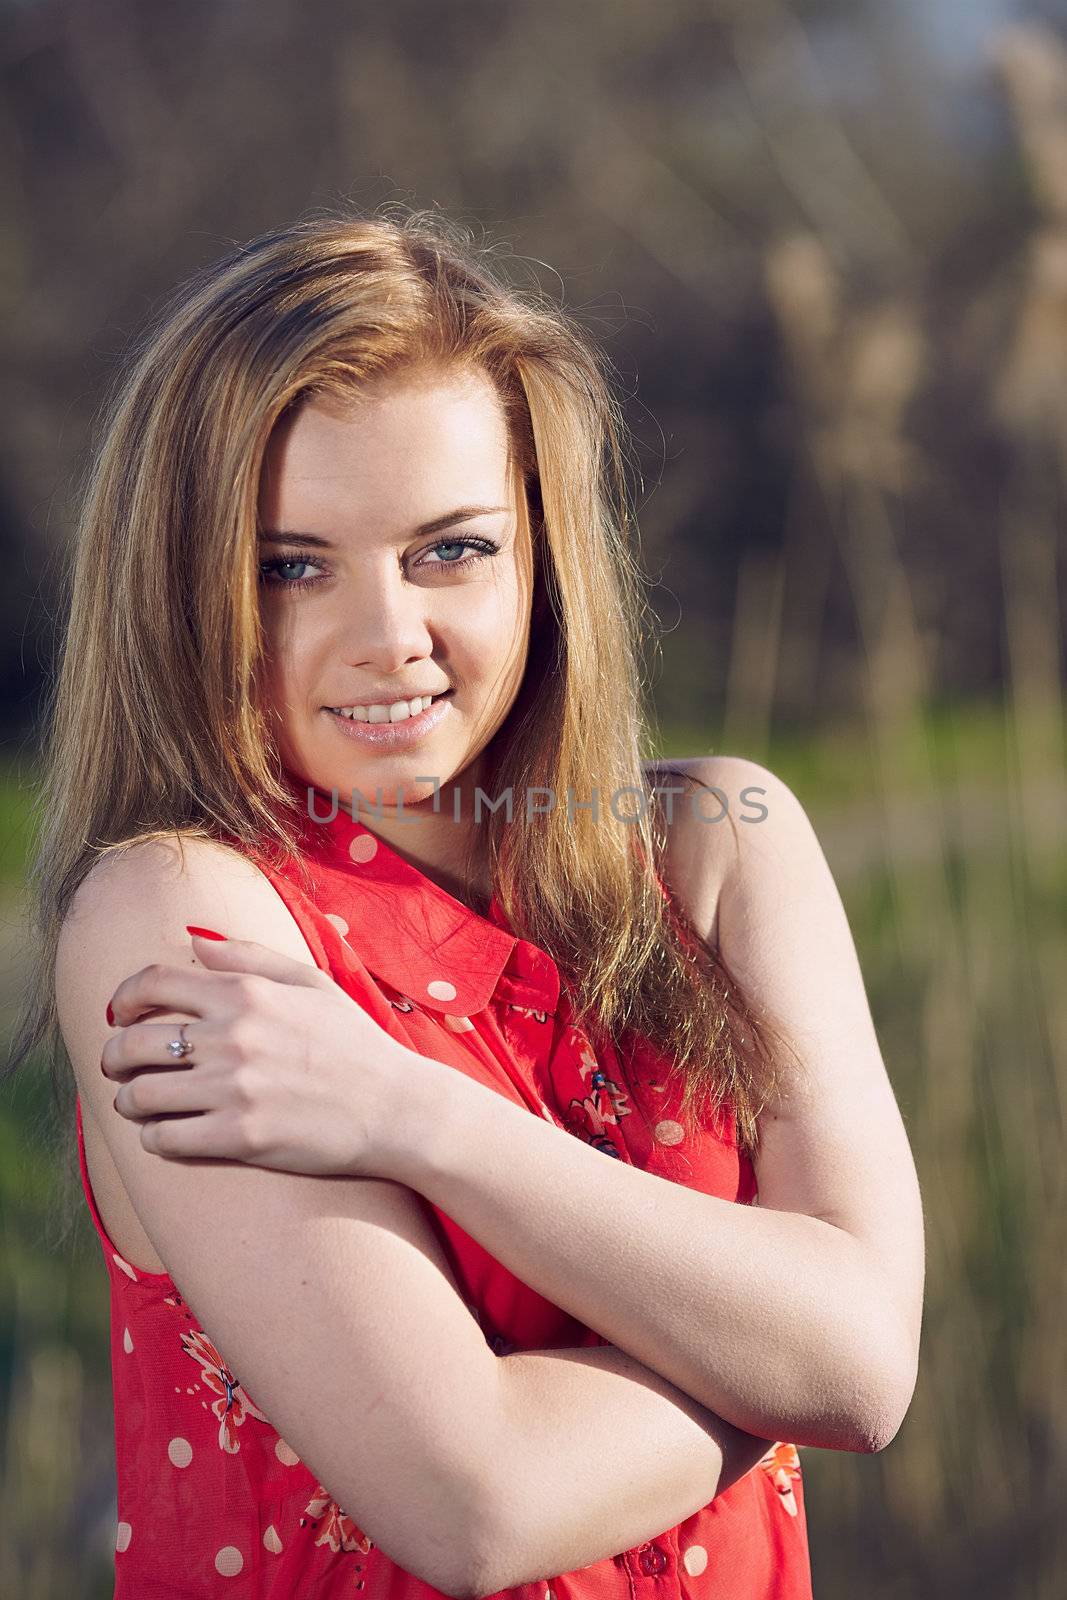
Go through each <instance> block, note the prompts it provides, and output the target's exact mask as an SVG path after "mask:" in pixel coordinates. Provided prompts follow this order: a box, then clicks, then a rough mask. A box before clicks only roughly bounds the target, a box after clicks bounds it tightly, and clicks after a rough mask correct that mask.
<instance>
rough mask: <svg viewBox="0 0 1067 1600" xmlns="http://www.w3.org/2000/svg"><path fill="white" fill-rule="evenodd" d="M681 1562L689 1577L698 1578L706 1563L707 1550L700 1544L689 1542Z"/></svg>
mask: <svg viewBox="0 0 1067 1600" xmlns="http://www.w3.org/2000/svg"><path fill="white" fill-rule="evenodd" d="M682 1564H683V1566H684V1567H685V1570H686V1572H688V1574H689V1576H690V1577H691V1578H699V1577H700V1574H701V1573H702V1572H703V1570H704V1568H705V1567H706V1566H707V1564H708V1552H707V1551H706V1550H705V1549H704V1546H703V1545H702V1544H691V1545H690V1546H689V1549H688V1550H687V1551H686V1552H685V1554H684V1556H683V1557H682Z"/></svg>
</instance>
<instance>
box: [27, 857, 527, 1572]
mask: <svg viewBox="0 0 1067 1600" xmlns="http://www.w3.org/2000/svg"><path fill="white" fill-rule="evenodd" d="M187 924H196V925H198V926H206V927H210V928H215V929H217V930H218V931H220V932H222V933H225V934H228V935H229V936H231V937H234V938H242V939H251V940H254V941H257V942H258V943H261V944H265V945H268V946H269V947H271V948H273V949H276V950H280V951H282V952H284V953H286V954H289V955H292V956H294V957H297V958H298V959H305V960H307V961H309V962H310V963H311V964H314V959H313V957H312V956H311V953H310V951H309V950H308V948H307V946H306V944H305V943H304V942H303V936H302V935H301V933H300V930H299V928H298V927H297V925H296V923H295V922H294V921H293V919H292V916H291V914H290V913H289V911H288V909H287V908H286V906H285V905H284V903H283V902H282V900H281V898H280V896H279V895H278V894H277V892H276V890H275V889H274V887H273V885H272V884H271V883H270V881H269V879H268V878H266V877H265V876H264V875H263V874H262V873H260V872H259V869H258V868H257V867H256V866H255V865H254V864H253V863H252V862H250V861H248V860H247V859H246V858H244V857H242V856H241V855H240V854H239V853H238V852H236V851H234V850H231V849H229V847H227V846H222V845H216V844H214V843H213V842H210V841H205V840H202V839H196V838H188V839H186V840H183V841H181V844H180V848H179V845H178V843H175V842H172V841H169V840H168V841H166V842H163V843H161V842H159V841H157V840H152V841H145V842H144V843H138V844H136V845H134V846H132V847H131V848H129V849H124V850H121V851H118V852H116V853H115V854H114V855H112V856H109V857H105V858H102V859H101V861H99V862H98V863H96V864H95V865H94V867H93V870H92V872H91V873H90V874H89V875H88V876H87V878H86V879H85V881H84V882H83V884H82V885H81V886H80V888H79V891H78V893H77V894H76V895H75V897H74V900H73V903H72V905H71V907H70V911H69V914H68V916H67V918H66V920H65V923H64V926H63V930H62V935H61V940H60V947H59V951H58V959H57V964H56V1000H57V1007H58V1012H59V1021H60V1027H61V1030H62V1034H63V1038H64V1042H65V1044H66V1047H67V1051H68V1054H69V1056H70V1059H71V1063H72V1065H73V1068H74V1073H75V1077H76V1079H77V1082H78V1087H79V1091H80V1095H81V1098H82V1101H83V1104H84V1106H86V1107H87V1108H88V1109H89V1111H90V1113H91V1115H92V1117H93V1119H94V1121H95V1123H96V1124H97V1126H98V1128H99V1130H100V1132H101V1133H102V1136H103V1140H104V1142H105V1144H106V1147H107V1151H108V1154H109V1156H110V1158H111V1160H112V1161H113V1163H114V1167H115V1170H116V1171H117V1173H118V1174H119V1177H120V1179H121V1183H122V1185H123V1187H124V1189H125V1192H126V1195H127V1196H128V1198H129V1201H130V1204H131V1205H132V1207H133V1208H134V1210H135V1212H136V1215H137V1218H138V1220H139V1222H140V1224H141V1226H142V1227H143V1229H144V1232H145V1235H146V1236H147V1237H148V1239H149V1240H150V1241H151V1243H152V1245H153V1247H154V1249H155V1250H156V1252H157V1254H158V1257H159V1260H160V1261H161V1262H163V1263H165V1268H166V1271H168V1272H169V1273H170V1275H171V1276H172V1277H173V1279H174V1281H175V1282H176V1283H177V1285H178V1287H179V1289H180V1290H181V1292H182V1295H183V1296H184V1298H185V1300H186V1301H187V1303H188V1304H189V1306H190V1307H191V1309H192V1310H193V1312H194V1314H195V1315H196V1317H197V1318H198V1319H199V1321H200V1323H201V1324H202V1326H203V1327H204V1328H205V1329H206V1330H208V1332H209V1333H210V1336H211V1338H212V1340H213V1342H215V1343H216V1344H217V1346H218V1347H219V1349H220V1351H221V1352H222V1353H223V1355H224V1356H225V1358H226V1360H227V1363H228V1365H229V1366H230V1367H231V1368H232V1370H235V1371H238V1372H240V1374H241V1377H242V1381H243V1382H244V1384H245V1386H246V1388H247V1390H248V1392H249V1394H250V1395H251V1397H252V1398H253V1400H254V1403H255V1405H256V1406H257V1407H258V1408H259V1409H260V1410H261V1411H262V1413H263V1415H264V1419H265V1420H266V1419H269V1422H270V1423H271V1424H273V1426H274V1427H275V1428H276V1429H277V1430H278V1432H279V1433H280V1434H281V1435H282V1437H283V1438H284V1439H286V1440H287V1442H288V1443H289V1444H290V1445H291V1446H292V1447H293V1448H294V1449H295V1450H296V1452H297V1454H298V1455H299V1456H300V1458H301V1459H302V1460H303V1461H305V1462H306V1463H307V1464H308V1465H309V1466H310V1467H311V1470H312V1471H314V1472H315V1473H317V1474H318V1476H319V1479H320V1481H321V1482H322V1483H323V1484H324V1485H325V1486H326V1488H327V1489H328V1490H329V1491H330V1493H331V1494H332V1495H333V1497H334V1498H335V1499H336V1500H337V1501H338V1503H339V1504H341V1505H342V1506H343V1507H344V1508H345V1510H346V1511H347V1512H348V1514H349V1515H350V1516H352V1517H353V1518H354V1519H355V1520H356V1522H358V1523H359V1525H360V1526H361V1527H363V1528H364V1530H365V1531H366V1532H367V1533H368V1535H369V1536H370V1537H371V1538H372V1539H374V1541H375V1542H376V1543H378V1544H380V1545H381V1547H382V1548H383V1549H384V1550H385V1551H386V1552H387V1553H388V1554H389V1555H390V1556H391V1557H392V1558H393V1559H394V1560H396V1561H397V1562H398V1563H399V1564H400V1565H401V1566H403V1567H405V1568H406V1569H407V1570H409V1571H412V1572H414V1573H415V1574H416V1575H417V1576H419V1577H422V1578H423V1579H425V1580H426V1581H428V1582H430V1583H431V1584H433V1585H434V1586H435V1587H437V1588H440V1589H442V1590H444V1591H445V1592H447V1593H458V1592H462V1589H463V1585H465V1584H466V1582H467V1578H468V1570H469V1568H468V1563H469V1561H470V1560H471V1559H472V1556H471V1553H470V1551H468V1550H466V1549H465V1548H460V1547H459V1544H458V1542H457V1541H458V1537H459V1534H458V1532H457V1531H455V1530H463V1529H465V1528H466V1529H471V1528H473V1529H478V1528H479V1527H480V1525H481V1524H480V1518H481V1516H482V1514H483V1508H484V1507H485V1506H486V1505H487V1504H488V1498H487V1497H488V1490H487V1482H488V1468H487V1464H486V1462H485V1459H484V1457H485V1452H486V1450H487V1448H489V1446H490V1445H491V1442H492V1436H493V1429H492V1425H491V1417H492V1413H491V1411H490V1410H489V1409H487V1408H488V1407H489V1405H490V1403H491V1398H492V1395H493V1393H494V1390H493V1384H494V1381H495V1379H494V1370H495V1357H494V1356H493V1354H492V1352H491V1351H490V1350H489V1348H488V1346H487V1345H486V1343H485V1340H484V1338H483V1336H482V1335H481V1333H480V1330H479V1329H478V1326H477V1323H476V1321H475V1320H474V1317H473V1315H472V1313H471V1310H470V1308H469V1306H468V1305H467V1304H466V1301H465V1299H464V1297H463V1295H462V1293H461V1291H460V1288H459V1286H458V1284H457V1281H456V1278H455V1275H454V1273H453V1270H452V1267H451V1265H450V1263H449V1261H448V1259H447V1257H446V1255H445V1253H444V1250H443V1248H442V1246H441V1244H440V1242H439V1240H438V1238H437V1236H436V1234H435V1232H434V1230H433V1228H432V1225H431V1221H430V1218H429V1216H428V1215H427V1214H426V1211H425V1206H424V1202H423V1201H422V1200H421V1197H419V1196H418V1195H416V1194H415V1193H414V1192H413V1191H412V1190H410V1189H408V1188H406V1187H405V1186H404V1185H402V1184H399V1183H394V1182H391V1181H386V1180H379V1179H376V1178H352V1179H342V1178H335V1177H310V1176H305V1175H301V1174H297V1173H287V1172H278V1171H274V1170H270V1169H266V1168H261V1167H255V1166H250V1165H244V1164H242V1163H240V1162H237V1161H222V1160H209V1159H170V1158H163V1157H161V1156H159V1155H157V1154H155V1153H154V1152H151V1151H148V1150H146V1149H145V1148H144V1146H143V1145H142V1142H141V1135H140V1126H139V1124H137V1123H135V1122H132V1121H130V1120H129V1119H127V1118H125V1117H122V1116H120V1115H119V1113H118V1112H117V1111H116V1110H115V1108H114V1090H115V1085H114V1084H113V1083H112V1082H111V1081H110V1080H109V1079H106V1078H105V1077H104V1076H103V1074H102V1073H101V1072H100V1070H99V1061H100V1052H101V1050H102V1048H103V1044H104V1040H105V1038H106V1037H107V1036H108V1033H109V1029H108V1026H107V1022H106V1019H105V1009H106V1005H107V1001H108V999H109V997H110V996H111V994H112V993H113V992H114V990H115V988H116V987H117V986H118V984H119V983H120V982H121V981H122V979H123V978H125V977H127V976H128V975H129V974H130V973H132V972H135V971H138V970H140V969H141V968H143V967H145V966H148V965H152V964H155V963H163V964H167V965H173V964H184V963H191V962H192V960H193V957H192V952H191V948H190V945H189V940H188V936H187V934H186V932H185V928H186V925H187ZM152 1020H154V1021H156V1022H159V1021H175V1020H189V1019H188V1017H187V1016H186V1015H185V1014H183V1013H178V1012H171V1013H165V1014H160V1013H156V1014H155V1016H154V1017H153V1019H152ZM146 1070H152V1069H146ZM164 1070H165V1069H164ZM223 1221H224V1223H225V1225H224V1226H221V1225H220V1223H221V1222H223ZM398 1327H404V1328H405V1329H406V1330H407V1332H406V1335H405V1337H404V1338H403V1339H401V1340H398V1339H397V1338H396V1329H397V1328H398ZM293 1351H298V1352H299V1353H300V1359H299V1361H296V1362H295V1363H294V1361H293V1357H292V1352H293ZM339 1373H343V1374H344V1375H345V1376H344V1381H343V1382H342V1383H340V1384H339V1383H338V1381H337V1375H338V1374H339ZM383 1402H384V1403H383ZM357 1447H358V1448H357ZM413 1486H414V1492H413Z"/></svg>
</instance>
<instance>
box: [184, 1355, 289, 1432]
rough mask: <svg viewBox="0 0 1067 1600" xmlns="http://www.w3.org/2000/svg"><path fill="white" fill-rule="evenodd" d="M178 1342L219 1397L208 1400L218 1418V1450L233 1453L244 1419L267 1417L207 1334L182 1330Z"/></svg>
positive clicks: (266, 1419)
mask: <svg viewBox="0 0 1067 1600" xmlns="http://www.w3.org/2000/svg"><path fill="white" fill-rule="evenodd" d="M181 1344H182V1349H183V1350H184V1351H185V1353H186V1355H188V1356H192V1358H193V1360H194V1361H199V1363H200V1370H201V1372H202V1373H203V1377H204V1383H205V1384H206V1385H207V1387H208V1388H209V1389H210V1390H211V1392H212V1393H213V1394H216V1395H218V1397H219V1398H218V1399H217V1400H213V1401H212V1403H211V1409H212V1411H213V1412H214V1413H215V1415H216V1416H217V1417H218V1419H219V1449H220V1450H225V1451H226V1452H227V1453H228V1454H229V1455H231V1456H232V1455H236V1454H237V1452H238V1450H240V1448H241V1441H240V1439H238V1437H237V1429H238V1428H239V1427H241V1426H242V1424H243V1423H244V1420H245V1418H246V1417H256V1418H257V1419H258V1420H259V1421H260V1422H269V1420H270V1419H269V1418H268V1417H265V1416H264V1415H263V1413H262V1411H260V1409H259V1407H258V1406H255V1405H253V1403H252V1401H251V1400H250V1399H249V1398H248V1396H247V1394H245V1391H244V1390H243V1389H242V1388H241V1385H240V1384H239V1383H238V1381H237V1379H236V1378H235V1377H234V1375H233V1373H232V1372H231V1371H230V1369H229V1368H228V1367H227V1365H226V1363H225V1361H224V1360H223V1359H222V1357H221V1356H220V1355H219V1352H218V1351H217V1350H216V1348H215V1346H214V1345H213V1344H212V1342H211V1340H210V1339H209V1338H208V1336H207V1334H206V1333H201V1332H200V1331H194V1332H193V1333H183V1334H182V1337H181Z"/></svg>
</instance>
